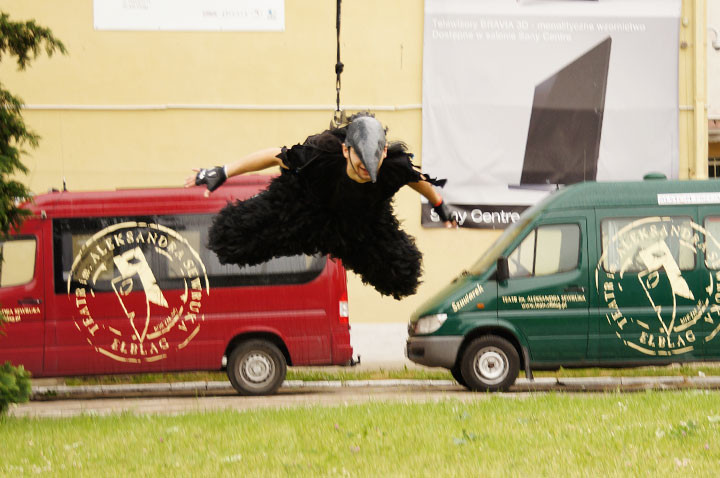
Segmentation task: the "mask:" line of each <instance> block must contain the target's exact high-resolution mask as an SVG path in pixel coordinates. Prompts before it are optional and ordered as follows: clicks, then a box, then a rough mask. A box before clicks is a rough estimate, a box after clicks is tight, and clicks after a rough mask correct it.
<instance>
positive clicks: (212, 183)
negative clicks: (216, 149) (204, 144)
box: [195, 166, 227, 192]
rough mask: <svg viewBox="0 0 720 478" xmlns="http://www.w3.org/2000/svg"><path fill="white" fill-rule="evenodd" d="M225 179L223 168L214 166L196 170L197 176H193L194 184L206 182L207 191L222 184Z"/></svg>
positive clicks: (198, 184)
mask: <svg viewBox="0 0 720 478" xmlns="http://www.w3.org/2000/svg"><path fill="white" fill-rule="evenodd" d="M226 180H227V175H226V174H225V168H223V167H222V166H215V167H214V168H210V169H201V170H200V171H198V173H197V176H195V185H196V186H200V185H201V184H207V188H208V191H210V192H213V191H215V190H216V189H217V188H219V187H220V186H222V185H223V183H224V182H225V181H226Z"/></svg>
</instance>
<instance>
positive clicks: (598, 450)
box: [0, 390, 720, 477]
mask: <svg viewBox="0 0 720 478" xmlns="http://www.w3.org/2000/svg"><path fill="white" fill-rule="evenodd" d="M238 399H239V400H242V398H238ZM0 443H2V459H0V476H13V477H14V476H23V475H28V476H29V475H34V474H48V475H52V476H123V477H128V476H259V477H265V476H313V477H314V476H383V477H384V476H413V477H415V476H433V477H434V476H452V477H455V476H553V477H554V476H636V475H643V476H653V475H656V474H659V475H662V476H668V475H674V476H717V474H718V469H720V393H718V392H715V391H699V390H693V391H673V392H661V391H651V392H642V393H632V394H620V393H607V394H552V393H551V394H522V395H519V396H515V397H513V396H508V395H493V396H488V395H480V394H478V399H477V400H476V401H473V402H470V403H466V402H465V403H464V402H460V401H456V400H452V399H448V400H445V401H441V402H438V403H424V404H411V403H373V404H368V405H358V406H339V407H317V406H315V407H308V408H294V409H281V410H269V409H267V410H258V411H246V412H234V411H232V412H231V411H228V412H218V413H206V414H197V413H194V414H187V415H178V416H163V415H160V416H155V415H151V416H135V415H127V414H126V415H117V416H110V417H96V416H84V417H78V418H69V419H28V418H12V417H5V418H0Z"/></svg>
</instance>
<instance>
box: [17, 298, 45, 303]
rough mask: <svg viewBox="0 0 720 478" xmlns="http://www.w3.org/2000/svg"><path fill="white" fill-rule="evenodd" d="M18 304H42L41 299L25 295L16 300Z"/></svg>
mask: <svg viewBox="0 0 720 478" xmlns="http://www.w3.org/2000/svg"><path fill="white" fill-rule="evenodd" d="M18 304H20V305H40V304H42V300H40V299H36V298H34V297H25V298H24V299H20V300H18Z"/></svg>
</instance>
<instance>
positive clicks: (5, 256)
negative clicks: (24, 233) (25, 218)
mask: <svg viewBox="0 0 720 478" xmlns="http://www.w3.org/2000/svg"><path fill="white" fill-rule="evenodd" d="M36 249H37V242H36V241H35V239H34V238H29V239H22V238H19V239H10V240H7V241H4V242H0V258H1V259H2V261H0V287H10V286H14V285H22V284H27V283H28V282H30V281H31V280H32V279H33V275H34V274H35V257H36V254H35V251H36Z"/></svg>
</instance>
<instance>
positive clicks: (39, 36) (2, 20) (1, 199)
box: [0, 12, 66, 236]
mask: <svg viewBox="0 0 720 478" xmlns="http://www.w3.org/2000/svg"><path fill="white" fill-rule="evenodd" d="M43 51H44V52H45V53H46V54H47V55H48V56H52V55H53V53H55V51H60V52H62V53H66V49H65V45H63V44H62V42H61V41H60V40H58V39H56V38H55V37H54V36H53V34H52V32H51V31H50V30H49V29H47V28H44V27H41V26H39V25H37V24H36V23H35V22H34V21H32V20H31V21H27V22H14V21H11V20H10V17H9V15H8V14H6V13H2V12H0V61H3V60H4V59H6V58H7V57H8V56H11V57H15V60H16V62H17V65H18V69H20V70H24V69H25V68H26V67H27V66H28V65H29V64H30V62H31V61H32V60H34V59H35V58H37V57H38V56H39V55H40V54H41V53H42V52H43ZM38 139H39V138H38V136H37V135H36V134H35V133H33V132H32V131H30V130H29V129H27V127H26V126H25V121H24V120H23V117H22V100H21V99H20V98H18V97H16V96H13V95H12V94H11V93H10V92H9V91H7V90H6V89H5V88H4V86H3V84H2V82H0V233H1V234H2V235H3V236H5V235H7V233H8V232H9V231H10V228H11V227H13V228H17V227H18V226H19V225H20V223H21V222H22V218H23V217H24V216H25V215H26V214H27V212H26V211H24V210H23V209H21V208H20V207H18V206H19V202H22V201H24V200H27V199H29V198H30V191H29V190H28V189H27V188H26V187H25V185H24V184H22V183H20V182H18V181H16V180H14V179H13V178H14V176H15V175H17V174H18V173H25V172H27V168H26V167H25V165H23V163H22V161H21V160H20V157H21V155H22V154H23V153H24V152H25V151H24V150H23V149H22V148H23V147H24V146H25V145H29V146H31V147H35V146H37V144H38Z"/></svg>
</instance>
